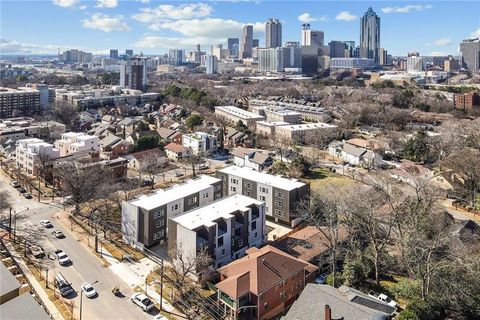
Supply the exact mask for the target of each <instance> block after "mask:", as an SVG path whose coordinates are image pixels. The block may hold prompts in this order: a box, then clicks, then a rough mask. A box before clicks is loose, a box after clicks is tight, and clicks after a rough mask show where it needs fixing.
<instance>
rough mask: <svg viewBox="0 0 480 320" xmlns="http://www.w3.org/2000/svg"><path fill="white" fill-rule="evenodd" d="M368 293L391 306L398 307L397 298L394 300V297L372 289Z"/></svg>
mask: <svg viewBox="0 0 480 320" xmlns="http://www.w3.org/2000/svg"><path fill="white" fill-rule="evenodd" d="M368 295H369V296H370V297H372V298H375V299H377V300H380V301H382V302H385V303H386V304H388V305H389V306H390V307H394V308H396V307H397V302H396V301H395V300H392V298H390V297H389V296H387V295H386V294H383V293H380V294H378V293H376V292H374V291H370V292H369V293H368Z"/></svg>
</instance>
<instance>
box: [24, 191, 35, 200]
mask: <svg viewBox="0 0 480 320" xmlns="http://www.w3.org/2000/svg"><path fill="white" fill-rule="evenodd" d="M23 196H24V197H25V198H26V199H32V198H33V197H32V195H31V194H30V193H28V192H25V193H24V194H23Z"/></svg>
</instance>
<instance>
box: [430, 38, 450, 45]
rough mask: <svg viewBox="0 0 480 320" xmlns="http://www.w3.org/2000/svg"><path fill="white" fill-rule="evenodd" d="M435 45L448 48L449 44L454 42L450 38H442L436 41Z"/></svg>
mask: <svg viewBox="0 0 480 320" xmlns="http://www.w3.org/2000/svg"><path fill="white" fill-rule="evenodd" d="M433 44H434V45H436V46H440V47H443V46H448V45H449V44H452V40H451V39H450V38H441V39H438V40H435V41H434V42H433Z"/></svg>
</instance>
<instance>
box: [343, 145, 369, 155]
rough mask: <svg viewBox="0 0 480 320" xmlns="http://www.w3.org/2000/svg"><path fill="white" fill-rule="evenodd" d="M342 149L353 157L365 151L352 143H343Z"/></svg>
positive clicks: (365, 151)
mask: <svg viewBox="0 0 480 320" xmlns="http://www.w3.org/2000/svg"><path fill="white" fill-rule="evenodd" d="M343 151H345V153H348V154H351V155H353V156H355V157H361V156H363V155H364V154H365V153H367V150H365V149H362V148H359V147H356V146H354V145H353V144H349V143H345V144H344V145H343Z"/></svg>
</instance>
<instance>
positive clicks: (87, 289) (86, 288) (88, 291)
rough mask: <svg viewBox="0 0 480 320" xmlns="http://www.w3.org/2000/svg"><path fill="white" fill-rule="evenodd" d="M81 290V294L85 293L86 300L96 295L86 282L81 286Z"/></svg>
mask: <svg viewBox="0 0 480 320" xmlns="http://www.w3.org/2000/svg"><path fill="white" fill-rule="evenodd" d="M81 288H82V291H83V293H85V296H87V298H93V297H95V296H96V295H97V291H95V289H94V288H93V286H92V285H91V284H90V283H88V282H85V283H84V284H82V287H81Z"/></svg>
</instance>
